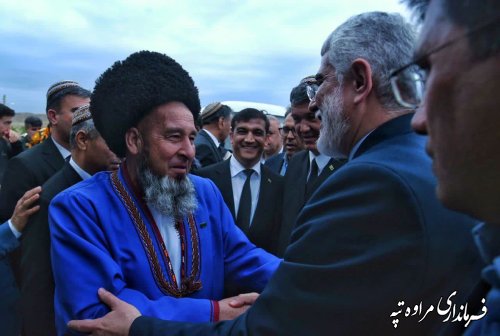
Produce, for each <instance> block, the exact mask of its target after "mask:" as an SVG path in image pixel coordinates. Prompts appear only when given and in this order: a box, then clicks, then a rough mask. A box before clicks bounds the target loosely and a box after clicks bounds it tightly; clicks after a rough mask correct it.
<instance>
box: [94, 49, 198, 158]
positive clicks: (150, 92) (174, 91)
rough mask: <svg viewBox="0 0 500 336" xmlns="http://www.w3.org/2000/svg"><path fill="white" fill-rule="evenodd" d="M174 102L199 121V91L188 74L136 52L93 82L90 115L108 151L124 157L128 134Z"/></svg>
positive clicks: (167, 61)
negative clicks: (148, 116)
mask: <svg viewBox="0 0 500 336" xmlns="http://www.w3.org/2000/svg"><path fill="white" fill-rule="evenodd" d="M173 101H177V102H181V103H184V104H185V105H186V107H187V108H188V109H189V110H190V111H191V113H192V114H193V118H194V120H196V119H197V118H198V114H199V112H200V98H199V95H198V89H197V88H196V86H195V85H194V82H193V79H192V78H191V77H190V76H189V74H188V73H187V71H186V70H184V69H183V68H182V66H181V65H180V64H179V63H177V62H176V61H175V60H173V59H172V58H170V57H168V56H167V55H164V54H160V53H157V52H152V51H139V52H136V53H134V54H132V55H130V56H129V57H127V58H126V59H125V60H124V61H117V62H115V63H114V64H113V65H112V66H111V67H110V68H109V69H108V70H106V71H105V72H104V73H103V74H102V75H101V76H100V77H99V78H98V79H97V80H96V85H95V88H94V91H93V93H92V97H91V103H90V111H91V113H92V119H93V120H94V124H95V126H96V128H97V130H98V131H99V133H100V134H101V135H102V137H103V138H104V140H106V143H107V144H108V146H109V148H110V149H111V150H112V151H113V152H115V153H116V155H118V156H119V157H124V156H125V153H126V145H125V133H126V132H127V130H128V129H129V128H131V127H134V126H137V124H138V123H139V122H140V121H141V120H142V119H143V118H144V117H145V116H147V115H148V114H149V113H150V112H152V111H153V110H154V109H155V108H156V107H158V106H160V105H163V104H166V103H169V102H173Z"/></svg>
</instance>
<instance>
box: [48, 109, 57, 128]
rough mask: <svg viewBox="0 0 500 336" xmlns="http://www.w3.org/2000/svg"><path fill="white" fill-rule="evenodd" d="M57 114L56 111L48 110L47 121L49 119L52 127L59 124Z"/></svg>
mask: <svg viewBox="0 0 500 336" xmlns="http://www.w3.org/2000/svg"><path fill="white" fill-rule="evenodd" d="M56 114H57V111H56V110H54V109H48V110H47V119H49V122H50V123H51V124H52V125H55V124H57V119H56Z"/></svg>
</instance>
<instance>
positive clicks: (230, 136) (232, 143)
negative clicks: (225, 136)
mask: <svg viewBox="0 0 500 336" xmlns="http://www.w3.org/2000/svg"><path fill="white" fill-rule="evenodd" d="M233 135H234V133H233V131H231V132H229V139H230V140H231V146H233V145H234V142H233Z"/></svg>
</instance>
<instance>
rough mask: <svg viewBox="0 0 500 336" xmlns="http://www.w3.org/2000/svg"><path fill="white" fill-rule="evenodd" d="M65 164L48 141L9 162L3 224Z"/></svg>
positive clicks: (2, 193) (0, 203) (0, 192)
mask: <svg viewBox="0 0 500 336" xmlns="http://www.w3.org/2000/svg"><path fill="white" fill-rule="evenodd" d="M63 164H64V159H63V157H62V156H61V154H60V153H59V151H58V150H57V147H56V145H55V144H54V142H53V141H52V140H49V139H47V140H45V141H44V142H42V143H41V144H39V145H36V146H35V147H33V148H31V149H29V150H27V151H24V152H22V153H21V154H19V155H17V156H15V157H13V158H12V159H11V160H9V163H8V165H7V169H6V170H5V173H4V176H3V180H2V188H1V189H0V222H2V223H3V222H5V221H6V220H8V219H9V218H10V216H11V215H12V213H13V212H14V208H15V206H16V203H17V201H18V200H19V199H20V198H21V196H23V195H24V193H25V192H26V191H28V190H29V189H31V188H34V187H36V186H39V185H40V186H41V185H42V184H43V183H44V182H45V181H47V180H48V179H49V177H51V176H52V175H54V174H55V173H56V172H57V171H58V170H59V169H61V167H62V166H63Z"/></svg>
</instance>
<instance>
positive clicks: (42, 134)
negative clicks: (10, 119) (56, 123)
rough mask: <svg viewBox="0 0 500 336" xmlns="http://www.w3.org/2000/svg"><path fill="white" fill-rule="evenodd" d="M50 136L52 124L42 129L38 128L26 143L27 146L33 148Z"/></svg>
mask: <svg viewBox="0 0 500 336" xmlns="http://www.w3.org/2000/svg"><path fill="white" fill-rule="evenodd" d="M49 136H50V126H47V127H44V128H42V129H40V130H38V131H37V132H36V133H35V134H33V136H32V137H31V141H30V142H29V143H27V144H26V147H28V148H31V147H33V146H35V145H38V144H39V143H42V142H43V141H44V140H45V139H47V138H48V137H49Z"/></svg>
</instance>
